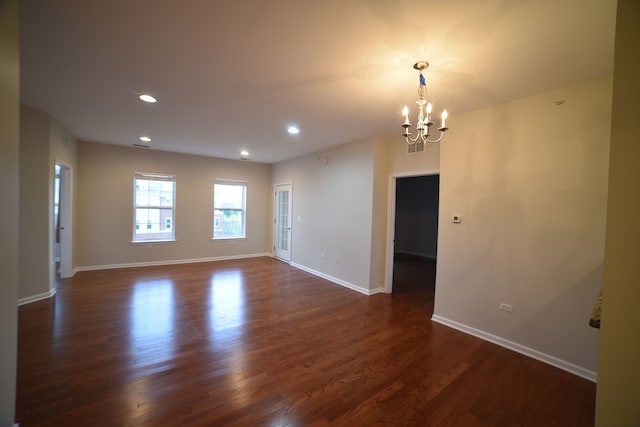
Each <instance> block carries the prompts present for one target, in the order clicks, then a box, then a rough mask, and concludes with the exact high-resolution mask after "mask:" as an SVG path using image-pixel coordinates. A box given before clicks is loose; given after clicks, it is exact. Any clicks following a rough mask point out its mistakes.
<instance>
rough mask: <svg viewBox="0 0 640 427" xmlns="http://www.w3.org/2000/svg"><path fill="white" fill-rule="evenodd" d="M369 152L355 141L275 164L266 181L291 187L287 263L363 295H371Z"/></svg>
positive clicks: (367, 144)
mask: <svg viewBox="0 0 640 427" xmlns="http://www.w3.org/2000/svg"><path fill="white" fill-rule="evenodd" d="M374 146H375V142H374V141H368V140H367V141H359V142H354V143H350V144H345V145H342V146H339V147H335V148H332V149H329V150H326V151H322V152H319V153H314V154H310V155H306V156H302V157H299V158H296V159H292V160H287V161H284V162H280V163H277V164H275V165H274V168H273V178H272V179H273V181H272V185H275V184H278V183H285V182H291V183H292V184H293V191H292V193H293V197H292V201H293V205H292V206H293V212H292V215H293V223H292V229H291V239H292V242H291V261H292V262H293V263H294V264H296V265H299V266H302V267H304V268H306V269H309V270H313V271H315V272H320V273H322V274H324V275H326V276H328V277H330V278H332V279H337V281H338V282H339V283H340V281H342V282H343V284H345V285H347V286H351V287H353V288H357V289H358V290H360V291H361V292H365V293H368V292H369V291H377V289H371V281H370V280H371V279H370V275H371V270H370V268H371V254H372V244H371V234H372V221H371V219H372V215H373V214H372V209H373V185H372V184H373V179H374V170H373V169H374V167H373V164H374V163H373V160H374V150H375V149H374ZM325 158H326V159H327V160H326V162H324V161H323V159H325ZM272 188H273V187H272ZM375 285H376V284H375V283H374V286H375Z"/></svg>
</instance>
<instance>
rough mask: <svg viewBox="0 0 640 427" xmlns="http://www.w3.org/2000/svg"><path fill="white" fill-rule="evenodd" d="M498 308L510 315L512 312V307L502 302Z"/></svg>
mask: <svg viewBox="0 0 640 427" xmlns="http://www.w3.org/2000/svg"><path fill="white" fill-rule="evenodd" d="M498 308H500V310H502V311H506V312H507V313H511V312H512V311H513V306H512V305H511V304H505V303H503V302H501V303H500V305H499V306H498Z"/></svg>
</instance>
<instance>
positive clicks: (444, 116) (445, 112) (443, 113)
mask: <svg viewBox="0 0 640 427" xmlns="http://www.w3.org/2000/svg"><path fill="white" fill-rule="evenodd" d="M447 116H448V114H447V110H443V111H442V127H444V121H445V120H446V119H447Z"/></svg>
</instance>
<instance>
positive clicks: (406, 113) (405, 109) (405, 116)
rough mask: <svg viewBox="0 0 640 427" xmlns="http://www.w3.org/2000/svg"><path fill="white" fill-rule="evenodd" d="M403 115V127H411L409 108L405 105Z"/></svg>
mask: <svg viewBox="0 0 640 427" xmlns="http://www.w3.org/2000/svg"><path fill="white" fill-rule="evenodd" d="M402 115H403V116H404V123H403V125H409V124H410V123H409V108H408V107H407V106H406V105H405V106H404V108H403V109H402Z"/></svg>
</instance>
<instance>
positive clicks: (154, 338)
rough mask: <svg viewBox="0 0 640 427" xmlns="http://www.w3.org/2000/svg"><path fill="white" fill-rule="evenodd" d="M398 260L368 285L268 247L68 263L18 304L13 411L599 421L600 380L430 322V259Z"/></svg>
mask: <svg viewBox="0 0 640 427" xmlns="http://www.w3.org/2000/svg"><path fill="white" fill-rule="evenodd" d="M427 264H428V263H427ZM403 265H404V267H403ZM396 267H397V268H396V275H395V279H394V293H393V294H392V295H386V294H379V295H374V296H371V297H367V296H364V295H361V294H359V293H356V292H354V291H351V290H348V289H345V288H342V287H340V286H338V285H335V284H332V283H330V282H327V281H325V280H323V279H320V278H318V277H315V276H312V275H310V274H308V273H306V272H303V271H301V270H297V269H295V268H292V267H290V266H289V265H287V264H285V263H282V262H279V261H277V260H274V259H271V258H255V259H247V260H234V261H223V262H215V263H202V264H183V265H175V266H162V267H152V268H132V269H120V270H102V271H92V272H80V273H77V274H76V275H75V276H74V277H73V278H72V279H67V280H62V281H61V283H60V286H59V289H58V293H57V295H56V296H55V297H54V298H52V299H49V300H46V301H40V302H36V303H32V304H28V305H24V306H21V307H20V309H19V354H18V386H17V421H18V422H20V425H21V427H29V426H58V425H60V426H181V425H185V426H227V425H232V426H323V425H335V426H465V427H470V426H536V427H541V426H579V427H584V426H590V425H593V418H594V404H595V384H593V383H591V382H589V381H587V380H584V379H581V378H579V377H576V376H574V375H571V374H569V373H566V372H564V371H561V370H558V369H556V368H554V367H551V366H548V365H545V364H543V363H541V362H538V361H536V360H533V359H530V358H527V357H525V356H522V355H520V354H518V353H514V352H511V351H509V350H506V349H504V348H501V347H499V346H496V345H494V344H491V343H488V342H484V341H482V340H480V339H477V338H475V337H472V336H469V335H466V334H463V333H461V332H458V331H456V330H453V329H450V328H447V327H445V326H443V325H439V324H436V323H433V322H431V320H430V315H431V313H432V310H433V279H431V280H430V281H429V280H427V278H428V277H429V275H430V274H431V275H432V274H433V272H434V271H435V270H434V267H435V266H434V265H433V264H431V266H429V265H422V266H420V265H418V264H416V263H415V262H412V260H411V259H398V262H397V263H396ZM422 283H424V285H423V284H422Z"/></svg>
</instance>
